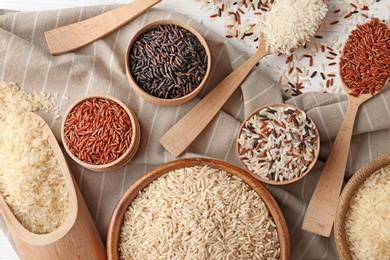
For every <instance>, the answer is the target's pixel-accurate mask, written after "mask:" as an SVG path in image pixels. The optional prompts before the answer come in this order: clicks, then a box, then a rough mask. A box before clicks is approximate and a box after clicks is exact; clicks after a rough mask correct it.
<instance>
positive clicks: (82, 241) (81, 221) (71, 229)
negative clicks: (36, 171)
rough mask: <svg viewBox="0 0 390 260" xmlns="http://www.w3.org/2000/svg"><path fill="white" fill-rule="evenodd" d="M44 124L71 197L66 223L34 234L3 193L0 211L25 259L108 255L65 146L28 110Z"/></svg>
mask: <svg viewBox="0 0 390 260" xmlns="http://www.w3.org/2000/svg"><path fill="white" fill-rule="evenodd" d="M28 115H29V116H31V118H32V119H33V120H38V121H40V122H41V124H42V125H43V127H42V130H43V131H44V132H45V133H47V134H48V135H49V138H48V142H49V144H50V146H51V147H52V148H53V151H54V154H55V155H56V157H57V159H58V163H59V165H60V168H61V170H62V172H63V176H64V178H65V183H66V186H67V190H68V193H69V197H70V211H69V214H68V216H67V218H66V220H65V221H64V223H63V224H62V225H61V226H60V227H59V228H58V229H56V230H54V231H53V232H51V233H48V234H35V233H32V232H30V231H29V230H27V229H26V228H25V227H23V226H22V225H21V224H20V222H19V221H18V219H17V218H16V217H15V215H14V214H13V213H12V211H11V209H10V208H9V207H8V204H7V203H6V201H5V200H4V198H3V196H2V194H0V212H1V213H2V215H3V218H4V221H5V223H6V225H7V228H8V231H9V232H10V234H11V237H12V239H13V242H14V243H15V246H16V249H17V251H18V253H19V256H20V257H21V258H22V259H32V260H33V259H91V260H92V259H106V251H105V248H104V244H103V242H102V240H101V238H100V236H99V233H98V231H97V229H96V226H95V224H94V222H93V219H92V217H91V215H90V213H89V211H88V208H87V206H86V204H85V201H84V199H83V197H82V195H81V193H80V191H79V189H78V187H77V184H76V182H75V181H74V179H73V176H72V174H71V172H70V170H69V167H68V165H67V163H66V160H65V157H64V155H63V153H62V150H61V148H60V146H59V144H58V142H57V140H56V138H55V136H54V134H53V132H52V131H51V129H50V127H49V126H48V125H47V124H46V123H45V121H44V120H43V119H42V118H41V117H39V116H38V115H37V114H34V113H28Z"/></svg>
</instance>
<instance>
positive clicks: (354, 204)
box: [334, 154, 390, 259]
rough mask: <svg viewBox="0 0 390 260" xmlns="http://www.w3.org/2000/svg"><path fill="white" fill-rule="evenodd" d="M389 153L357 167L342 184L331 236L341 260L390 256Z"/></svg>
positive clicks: (386, 257)
mask: <svg viewBox="0 0 390 260" xmlns="http://www.w3.org/2000/svg"><path fill="white" fill-rule="evenodd" d="M389 232H390V154H387V155H384V156H381V157H378V158H376V159H374V160H373V161H371V162H369V163H367V164H366V165H364V166H363V167H362V168H360V169H359V170H358V171H357V172H356V173H355V174H354V175H353V176H352V177H351V178H350V179H349V181H348V182H347V184H346V185H345V187H344V189H343V191H342V193H341V197H340V202H339V205H338V208H337V213H336V219H335V223H334V234H335V240H336V246H337V251H338V253H339V255H340V258H341V259H389V257H390V233H389Z"/></svg>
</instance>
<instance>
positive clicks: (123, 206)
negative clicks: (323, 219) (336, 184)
mask: <svg viewBox="0 0 390 260" xmlns="http://www.w3.org/2000/svg"><path fill="white" fill-rule="evenodd" d="M205 165H209V166H211V167H213V168H216V169H220V170H224V171H226V172H228V173H230V174H232V175H234V176H237V177H239V178H241V179H242V180H243V181H244V182H245V183H246V184H248V185H249V186H250V187H251V188H252V189H253V190H255V191H256V192H257V193H258V194H259V195H260V197H261V198H262V200H263V201H264V203H265V204H266V206H267V207H268V210H269V211H270V213H271V216H272V218H273V220H274V222H275V224H276V230H277V232H278V236H279V244H280V259H289V257H290V236H289V233H288V228H287V224H286V221H285V219H284V216H283V214H282V211H281V210H280V208H279V206H278V204H277V203H276V201H275V199H274V198H273V197H272V195H271V194H270V193H269V192H268V190H267V189H266V188H265V187H264V186H263V185H262V184H261V183H260V182H259V181H258V180H257V179H255V178H254V177H252V176H251V175H250V174H249V173H247V172H246V171H244V170H243V169H241V168H240V167H237V166H235V165H232V164H230V163H227V162H224V161H220V160H216V159H207V158H190V159H179V160H176V161H172V162H169V163H166V164H163V165H161V166H158V167H157V168H155V169H153V170H151V171H149V172H147V173H146V174H145V175H143V176H142V177H141V178H139V179H138V180H137V181H135V182H134V183H133V184H132V185H131V186H130V187H129V189H128V190H127V191H126V192H125V193H124V194H123V196H122V197H121V198H120V200H119V201H118V203H117V205H116V206H115V208H114V211H113V214H112V216H111V219H110V222H109V226H108V232H107V242H106V243H107V244H106V247H107V257H108V259H119V253H118V248H119V235H120V230H121V226H122V223H123V219H124V214H125V212H126V211H127V209H128V207H129V205H130V204H131V202H132V201H133V199H134V198H135V197H136V196H137V195H138V192H139V191H141V190H142V189H144V188H145V187H146V186H147V185H148V184H149V183H151V182H152V181H154V180H156V179H157V178H159V177H160V176H162V175H163V174H165V173H168V172H170V171H172V170H176V169H181V168H185V167H191V166H205Z"/></svg>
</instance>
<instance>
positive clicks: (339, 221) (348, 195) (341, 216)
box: [334, 154, 390, 260]
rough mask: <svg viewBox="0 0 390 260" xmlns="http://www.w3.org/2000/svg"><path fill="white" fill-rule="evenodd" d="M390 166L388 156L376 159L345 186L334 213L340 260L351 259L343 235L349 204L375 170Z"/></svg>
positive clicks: (361, 169)
mask: <svg viewBox="0 0 390 260" xmlns="http://www.w3.org/2000/svg"><path fill="white" fill-rule="evenodd" d="M388 165H390V154H387V155H383V156H381V157H378V158H376V159H374V160H372V161H371V162H369V163H367V164H366V165H364V166H363V167H361V168H360V169H359V170H358V171H357V172H356V173H355V174H354V175H353V176H352V177H351V179H349V181H348V182H347V184H346V185H345V187H344V189H343V191H342V193H341V196H340V201H339V205H338V208H337V212H336V219H335V222H334V234H335V240H336V246H337V251H338V253H339V255H340V258H341V259H348V260H349V259H352V255H351V251H350V250H349V246H348V242H347V238H346V235H345V219H346V214H347V212H348V210H349V202H350V201H351V199H352V197H353V196H354V194H355V192H356V191H357V190H358V189H359V187H360V186H361V185H362V184H363V182H364V181H365V180H366V179H367V178H368V177H369V176H371V174H373V173H374V172H376V171H377V170H379V169H381V168H383V167H386V166H388Z"/></svg>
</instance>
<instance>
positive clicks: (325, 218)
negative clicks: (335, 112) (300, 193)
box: [302, 61, 390, 237]
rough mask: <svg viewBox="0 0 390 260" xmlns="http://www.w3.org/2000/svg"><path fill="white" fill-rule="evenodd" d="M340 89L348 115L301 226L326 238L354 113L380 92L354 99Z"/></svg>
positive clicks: (336, 198) (347, 89) (329, 231)
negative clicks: (345, 97) (343, 93)
mask: <svg viewBox="0 0 390 260" xmlns="http://www.w3.org/2000/svg"><path fill="white" fill-rule="evenodd" d="M367 62H368V61H367ZM389 79H390V78H387V80H386V81H385V82H384V85H386V84H387V83H388V81H389ZM342 80H343V79H342ZM343 88H344V90H345V91H346V93H347V94H348V109H347V113H346V115H345V118H344V121H343V123H342V125H341V128H340V130H339V132H338V133H337V136H336V139H335V141H334V143H333V146H332V149H331V151H330V154H329V156H328V158H327V160H326V164H325V166H324V169H323V170H322V173H321V176H320V178H319V180H318V183H317V186H316V188H315V190H314V193H313V195H312V197H311V200H310V203H309V205H308V208H307V211H306V214H305V217H304V220H303V224H302V229H304V230H306V231H309V232H312V233H315V234H318V235H321V236H326V237H329V236H330V234H331V231H332V227H333V221H334V219H335V216H336V210H337V206H338V202H339V197H340V193H341V188H342V184H343V180H344V174H345V169H346V166H347V160H348V155H349V149H350V144H351V138H352V132H353V127H354V122H355V118H356V114H357V111H358V109H359V107H360V105H361V104H362V103H364V102H365V101H367V100H368V99H370V98H372V97H374V96H375V95H376V94H378V93H379V92H378V91H375V92H374V93H367V94H360V95H359V96H357V97H356V96H355V95H351V93H353V91H352V90H351V89H350V88H348V87H347V86H346V85H345V84H343Z"/></svg>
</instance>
